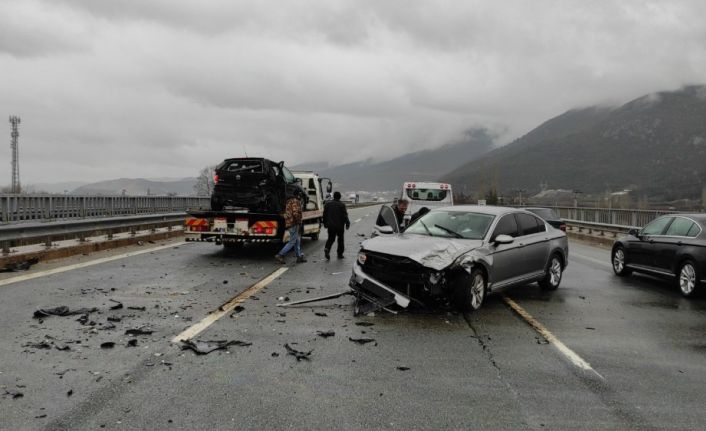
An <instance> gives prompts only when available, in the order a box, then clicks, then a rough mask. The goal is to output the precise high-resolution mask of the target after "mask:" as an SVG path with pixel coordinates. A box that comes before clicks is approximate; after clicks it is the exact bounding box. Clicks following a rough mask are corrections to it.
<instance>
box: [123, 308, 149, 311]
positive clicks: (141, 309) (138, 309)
mask: <svg viewBox="0 0 706 431" xmlns="http://www.w3.org/2000/svg"><path fill="white" fill-rule="evenodd" d="M127 309H128V310H137V311H145V310H147V307H128V308H127Z"/></svg>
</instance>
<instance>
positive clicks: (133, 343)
mask: <svg viewBox="0 0 706 431" xmlns="http://www.w3.org/2000/svg"><path fill="white" fill-rule="evenodd" d="M125 347H137V338H133V339H132V340H128V342H127V344H126V345H125Z"/></svg>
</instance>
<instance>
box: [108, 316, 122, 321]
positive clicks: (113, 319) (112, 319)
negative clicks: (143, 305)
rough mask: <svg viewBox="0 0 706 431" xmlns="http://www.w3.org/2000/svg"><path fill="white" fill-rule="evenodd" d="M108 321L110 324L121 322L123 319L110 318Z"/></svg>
mask: <svg viewBox="0 0 706 431" xmlns="http://www.w3.org/2000/svg"><path fill="white" fill-rule="evenodd" d="M106 320H108V322H120V321H122V320H123V319H121V318H120V317H116V316H108V319H106Z"/></svg>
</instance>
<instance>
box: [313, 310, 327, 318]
mask: <svg viewBox="0 0 706 431" xmlns="http://www.w3.org/2000/svg"><path fill="white" fill-rule="evenodd" d="M314 314H315V315H317V316H319V317H328V314H326V313H322V312H320V311H315V312H314Z"/></svg>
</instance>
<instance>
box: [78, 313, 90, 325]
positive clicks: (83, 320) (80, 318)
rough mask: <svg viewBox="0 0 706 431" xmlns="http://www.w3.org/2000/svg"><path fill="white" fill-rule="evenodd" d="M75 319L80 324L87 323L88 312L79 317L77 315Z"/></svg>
mask: <svg viewBox="0 0 706 431" xmlns="http://www.w3.org/2000/svg"><path fill="white" fill-rule="evenodd" d="M76 321H77V322H78V323H80V324H82V325H85V324H87V323H88V314H84V315H82V316H81V317H79V318H78V319H76Z"/></svg>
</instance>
